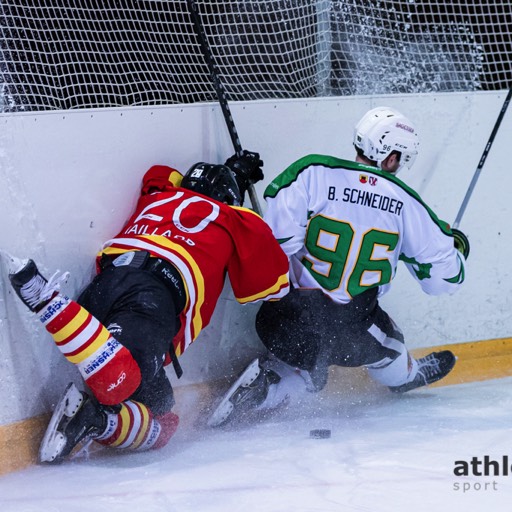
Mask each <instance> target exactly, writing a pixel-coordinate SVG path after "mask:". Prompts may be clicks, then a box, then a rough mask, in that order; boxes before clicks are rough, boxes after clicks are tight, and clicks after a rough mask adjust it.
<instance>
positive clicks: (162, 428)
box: [96, 400, 179, 451]
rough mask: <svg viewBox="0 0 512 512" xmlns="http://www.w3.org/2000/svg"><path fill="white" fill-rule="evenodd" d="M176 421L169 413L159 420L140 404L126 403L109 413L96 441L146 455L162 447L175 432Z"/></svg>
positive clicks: (175, 417) (132, 401)
mask: <svg viewBox="0 0 512 512" xmlns="http://www.w3.org/2000/svg"><path fill="white" fill-rule="evenodd" d="M178 423H179V418H178V416H177V415H176V414H174V413H173V412H168V413H166V414H164V415H162V416H159V417H158V418H155V417H154V416H153V413H152V412H151V410H150V409H149V408H148V407H146V406H145V405H144V404H142V403H140V402H136V401H134V400H128V401H126V402H123V403H122V404H120V410H119V412H117V413H109V415H108V428H107V430H106V432H105V433H104V434H103V435H102V436H101V437H100V438H96V441H97V442H98V443H100V444H103V445H105V446H109V447H111V448H119V449H128V450H138V451H145V450H149V449H157V448H161V447H163V446H165V445H166V444H167V443H168V442H169V439H170V438H171V437H172V436H173V434H174V433H175V432H176V429H177V428H178Z"/></svg>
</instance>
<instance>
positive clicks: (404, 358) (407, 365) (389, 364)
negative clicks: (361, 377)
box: [366, 346, 418, 387]
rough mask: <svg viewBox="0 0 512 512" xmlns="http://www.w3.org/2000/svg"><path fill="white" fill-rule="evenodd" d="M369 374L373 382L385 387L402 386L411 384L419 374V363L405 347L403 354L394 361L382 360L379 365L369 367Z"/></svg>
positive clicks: (374, 364)
mask: <svg viewBox="0 0 512 512" xmlns="http://www.w3.org/2000/svg"><path fill="white" fill-rule="evenodd" d="M366 368H368V374H369V375H370V377H371V378H372V379H373V380H376V381H377V382H380V383H381V384H383V385H384V386H391V387H394V386H401V385H402V384H405V383H407V382H411V381H412V380H414V378H415V377H416V374H417V373H418V363H417V361H416V359H414V357H412V356H411V355H410V354H409V352H408V351H407V349H406V348H405V346H404V349H403V351H402V353H401V354H400V355H399V356H398V357H397V358H396V359H393V360H390V359H389V358H385V359H382V360H381V361H378V362H377V363H373V364H371V365H367V366H366Z"/></svg>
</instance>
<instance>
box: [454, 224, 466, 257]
mask: <svg viewBox="0 0 512 512" xmlns="http://www.w3.org/2000/svg"><path fill="white" fill-rule="evenodd" d="M452 233H453V245H455V249H457V250H458V251H459V252H461V253H462V254H463V255H464V258H466V259H468V256H469V240H468V237H467V236H466V235H465V234H464V233H463V232H462V231H460V230H459V229H456V228H452Z"/></svg>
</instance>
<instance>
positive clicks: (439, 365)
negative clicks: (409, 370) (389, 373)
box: [389, 350, 457, 393]
mask: <svg viewBox="0 0 512 512" xmlns="http://www.w3.org/2000/svg"><path fill="white" fill-rule="evenodd" d="M456 361H457V358H456V357H455V356H454V354H453V352H450V351H449V350H443V351H441V352H432V353H431V354H429V355H428V356H425V357H422V358H421V359H418V373H417V374H416V377H415V378H414V380H412V381H411V382H407V383H405V384H402V385H401V386H393V387H391V386H390V387H389V389H390V390H391V391H393V392H394V393H405V392H406V391H410V390H411V389H416V388H420V387H422V386H427V385H428V384H432V383H433V382H437V381H438V380H441V379H442V378H443V377H446V375H448V374H449V373H450V372H451V371H452V369H453V367H454V366H455V362H456Z"/></svg>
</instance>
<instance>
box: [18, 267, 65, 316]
mask: <svg viewBox="0 0 512 512" xmlns="http://www.w3.org/2000/svg"><path fill="white" fill-rule="evenodd" d="M11 267H12V270H11V272H10V273H9V280H10V281H11V285H12V287H13V288H14V291H15V292H16V295H18V297H19V298H20V299H21V300H22V302H23V304H25V306H27V307H28V308H29V309H30V311H33V312H34V313H36V312H37V311H39V310H41V309H42V308H43V307H44V306H45V305H46V304H48V302H50V300H51V299H52V298H53V296H54V295H55V294H56V293H57V292H58V291H59V290H60V282H61V281H63V280H65V279H67V277H68V276H69V273H67V272H66V273H64V274H63V275H62V276H60V277H57V273H55V274H54V275H53V276H52V277H51V279H50V280H49V281H48V280H47V279H46V278H45V277H43V276H42V275H41V273H40V272H39V269H38V268H37V266H36V264H35V263H34V261H33V260H25V261H22V260H17V259H14V258H12V259H11Z"/></svg>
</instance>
